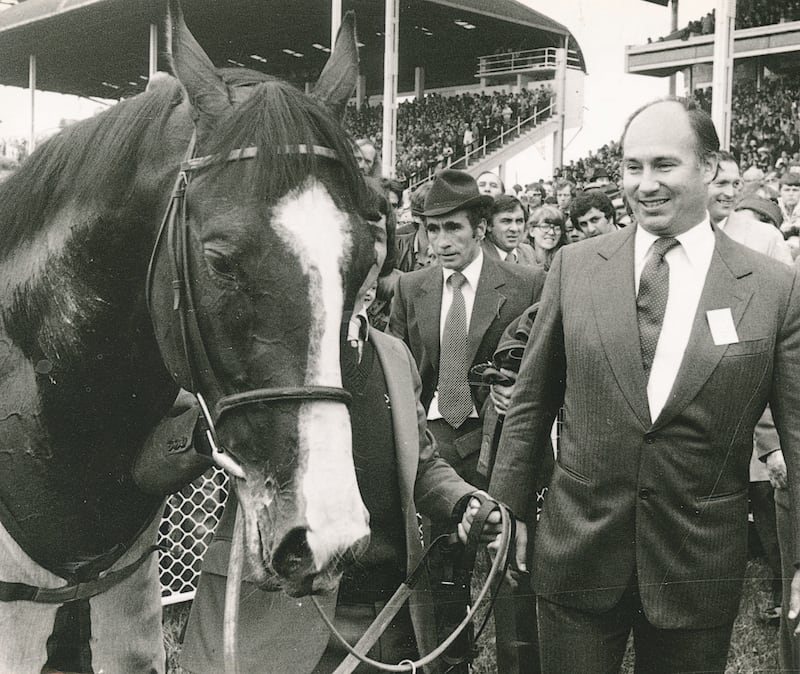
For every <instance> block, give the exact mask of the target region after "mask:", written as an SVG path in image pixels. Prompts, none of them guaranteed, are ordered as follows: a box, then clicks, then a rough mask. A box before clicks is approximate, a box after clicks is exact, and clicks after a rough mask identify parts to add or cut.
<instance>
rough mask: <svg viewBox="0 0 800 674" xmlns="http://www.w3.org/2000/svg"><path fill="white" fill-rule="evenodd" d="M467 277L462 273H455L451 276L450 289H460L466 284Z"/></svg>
mask: <svg viewBox="0 0 800 674" xmlns="http://www.w3.org/2000/svg"><path fill="white" fill-rule="evenodd" d="M466 280H467V277H466V276H464V274H462V273H461V272H460V271H456V272H453V273H452V274H451V275H450V287H451V288H453V289H456V288H460V287H461V286H463V285H464V283H465V282H466Z"/></svg>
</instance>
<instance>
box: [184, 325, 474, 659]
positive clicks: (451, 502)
mask: <svg viewBox="0 0 800 674" xmlns="http://www.w3.org/2000/svg"><path fill="white" fill-rule="evenodd" d="M369 340H370V341H371V342H372V344H373V345H374V346H375V351H376V353H377V354H378V358H379V359H380V363H381V366H382V367H383V371H384V375H385V379H386V387H387V389H388V393H389V398H390V400H391V414H392V426H393V430H394V441H395V447H396V452H397V457H396V458H397V472H398V481H399V485H400V494H401V506H402V511H403V512H402V516H403V521H404V524H405V542H406V564H407V566H406V568H407V571H410V570H411V569H412V568H414V567H415V566H416V564H417V563H418V562H419V560H420V559H421V557H422V543H421V542H420V536H419V526H418V523H417V515H416V513H417V510H419V511H420V512H422V513H424V514H426V515H427V516H428V517H430V518H432V519H435V520H440V521H447V520H449V519H450V518H451V517H452V515H453V509H454V508H455V507H456V504H458V503H459V502H460V501H461V500H462V499H463V498H464V497H465V496H466V495H468V494H471V493H472V492H474V491H475V488H474V487H473V486H472V485H470V484H468V483H466V482H464V481H463V480H462V479H461V478H460V477H458V475H456V473H455V471H454V470H453V469H452V468H451V467H450V466H449V465H448V464H447V463H446V462H445V461H444V460H442V459H440V458H439V457H438V455H437V454H436V451H435V446H434V444H433V442H432V437H431V435H430V433H428V431H427V430H426V425H425V413H424V411H423V409H422V406H421V405H420V403H419V394H420V388H421V386H420V380H419V375H418V374H417V368H416V366H415V365H414V361H413V359H412V358H411V354H410V353H409V351H408V349H407V348H406V346H405V345H404V344H403V343H402V342H400V341H398V340H397V339H394V338H393V337H390V336H388V335H385V334H383V333H381V332H378V331H377V330H370V332H369ZM229 498H230V497H229ZM233 503H235V500H234V501H233ZM230 505H231V502H230V501H229V503H228V504H227V506H226V511H225V516H224V517H223V520H222V521H221V522H220V524H219V526H218V527H217V531H216V533H215V535H214V540H213V542H212V543H211V546H210V547H209V549H208V552H207V553H206V556H205V557H204V559H203V578H202V579H201V584H200V587H199V589H198V593H197V596H196V597H195V600H194V603H193V606H192V614H191V616H190V619H189V624H188V627H187V634H186V639H185V641H184V648H183V653H184V655H183V657H182V664H183V665H184V666H185V667H187V668H188V669H190V670H191V671H192V672H198V673H200V672H209V674H210V673H216V672H221V671H223V670H224V661H223V659H222V650H223V649H222V629H223V628H222V624H223V623H222V616H223V611H222V608H223V602H224V594H222V597H220V595H221V593H220V589H221V590H222V593H224V586H225V578H224V576H225V575H226V574H227V569H228V557H229V554H230V540H231V535H232V532H233V519H234V518H233V516H232V513H233V511H235V508H231V507H230ZM245 571H246V569H245ZM245 578H246V575H245ZM212 583H213V586H212ZM428 588H429V586H428V584H427V583H425V582H424V581H423V582H421V583H420V587H419V588H418V589H417V590H415V591H414V593H413V595H412V596H411V598H410V599H409V607H410V611H411V618H412V621H413V623H414V631H415V633H416V638H417V645H418V646H419V649H420V652H421V653H422V654H426V653H428V652H430V651H432V650H433V649H434V648H435V647H436V645H437V644H436V627H435V621H434V616H433V604H432V601H431V598H430V594H429V589H428ZM203 589H206V590H207V592H203V591H202V590H203ZM242 597H243V604H242V609H241V613H240V621H239V623H240V624H239V634H240V636H239V644H240V668H241V670H242V672H243V673H245V674H247V673H248V672H264V671H268V672H297V673H298V674H302V673H303V672H311V671H312V670H313V669H314V666H315V665H316V663H317V661H318V660H319V658H320V656H321V655H322V653H323V652H324V650H325V647H326V645H327V643H328V638H329V634H328V631H327V629H326V628H325V626H324V624H323V623H322V621H321V619H320V617H319V615H317V612H316V609H315V608H314V606H313V604H312V603H311V602H310V601H309V600H308V599H307V598H303V599H293V598H290V597H287V596H286V595H284V594H283V593H282V592H262V591H260V590H257V589H255V588H253V587H252V586H250V588H249V589H245V588H243V589H242ZM321 599H323V601H324V603H325V604H326V608H327V613H328V615H329V616H333V613H334V610H335V603H336V597H335V595H326V596H324V597H322V598H321ZM435 669H436V668H435V667H433V668H427V669H426V671H435Z"/></svg>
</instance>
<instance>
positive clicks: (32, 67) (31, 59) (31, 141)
mask: <svg viewBox="0 0 800 674" xmlns="http://www.w3.org/2000/svg"><path fill="white" fill-rule="evenodd" d="M28 89H29V90H30V94H31V99H30V100H31V128H30V136H29V137H28V156H30V155H31V154H33V151H34V150H35V149H36V131H35V127H36V54H30V55H29V56H28Z"/></svg>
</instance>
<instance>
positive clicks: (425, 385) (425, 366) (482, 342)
mask: <svg viewBox="0 0 800 674" xmlns="http://www.w3.org/2000/svg"><path fill="white" fill-rule="evenodd" d="M491 205H492V197H490V196H489V195H485V194H480V193H479V191H478V185H477V183H476V182H475V179H474V178H472V177H471V176H470V175H469V174H468V173H465V172H464V171H456V170H453V169H445V170H443V171H441V172H440V173H439V174H437V176H436V178H435V179H434V182H433V186H432V187H431V190H430V192H429V193H428V196H427V197H426V199H425V211H424V216H425V219H426V227H427V232H428V239H429V241H430V243H431V245H432V246H433V248H434V251H435V252H436V255H437V256H438V259H439V262H440V265H436V266H431V267H428V268H426V269H421V270H419V271H416V272H411V273H409V274H405V275H403V276H402V277H401V278H400V279H399V282H398V284H397V290H396V291H395V297H394V301H393V303H392V313H391V316H390V318H389V328H388V332H389V333H390V334H393V335H394V336H396V337H399V338H400V339H402V340H403V341H405V342H406V344H408V346H409V348H410V349H411V353H412V354H413V356H414V360H415V361H416V363H417V367H418V368H419V370H420V376H421V377H422V404H423V406H424V407H425V410H426V412H427V415H428V428H429V429H430V430H431V432H432V433H433V435H434V437H435V438H436V442H437V445H438V449H439V453H440V455H441V456H442V458H444V459H445V460H447V461H448V462H449V463H450V464H451V465H452V466H453V467H454V468H455V469H456V471H457V472H458V474H459V475H461V477H463V478H464V479H465V480H467V481H468V482H471V483H472V484H480V478H479V476H478V474H477V471H476V468H477V462H478V452H479V450H480V443H481V422H480V420H479V418H478V409H477V408H476V405H475V403H474V401H473V400H472V398H471V397H470V391H469V385H468V372H469V369H470V367H471V366H472V365H475V364H477V363H482V362H486V361H489V360H491V358H492V355H493V354H494V350H495V347H496V346H497V343H498V341H499V340H500V336H501V335H502V334H503V330H505V328H506V326H507V325H508V324H509V323H510V322H511V321H512V320H514V319H515V318H516V317H517V316H519V315H520V314H521V313H522V312H523V311H525V309H527V308H528V307H529V306H530V305H531V304H533V303H534V302H536V301H537V300H538V299H539V295H540V294H541V290H542V286H543V285H544V273H543V272H542V271H541V270H539V269H534V268H528V267H524V266H522V265H510V264H504V263H502V262H500V261H496V260H494V259H491V258H489V257H488V256H486V255H484V254H483V251H482V248H481V241H482V239H483V237H484V235H485V233H486V219H487V215H488V209H489V208H490V207H491ZM455 278H458V279H459V282H460V284H461V285H460V286H459V287H458V288H454V286H453V281H454V280H455ZM445 282H447V283H445ZM456 297H457V298H458V305H457V308H458V309H459V310H460V314H461V315H460V316H459V318H460V320H461V322H462V324H461V325H460V329H461V331H462V332H460V333H458V334H456V333H455V332H454V331H449V330H448V329H447V319H448V315H451V314H450V309H451V308H453V307H454V299H456ZM448 340H454V341H448ZM443 344H451V345H452V346H450V347H449V348H446V349H445V348H442V345H443ZM456 360H457V361H458V362H454V361H456ZM442 365H444V367H445V368H446V370H447V372H448V378H447V381H445V382H443V381H441V380H440V376H441V372H442V367H441V366H442ZM441 384H444V391H445V392H444V395H445V399H444V401H443V399H442V387H441ZM443 402H444V404H443ZM455 408H457V409H455Z"/></svg>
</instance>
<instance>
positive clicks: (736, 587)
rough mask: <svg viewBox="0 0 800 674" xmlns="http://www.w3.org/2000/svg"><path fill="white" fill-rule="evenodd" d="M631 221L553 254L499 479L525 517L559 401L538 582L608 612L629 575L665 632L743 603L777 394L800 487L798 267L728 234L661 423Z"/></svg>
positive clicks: (706, 622) (499, 488)
mask: <svg viewBox="0 0 800 674" xmlns="http://www.w3.org/2000/svg"><path fill="white" fill-rule="evenodd" d="M634 231H635V228H634V227H631V228H627V229H624V230H621V231H619V232H615V233H612V234H607V235H605V236H602V237H596V238H593V239H589V240H586V241H583V242H580V243H578V244H573V245H570V246H567V247H565V248H564V249H563V250H562V251H559V254H558V255H557V256H556V258H555V261H554V264H553V267H552V268H551V270H550V273H549V274H548V279H547V284H546V286H545V291H544V294H543V297H542V302H541V306H540V310H539V315H538V316H537V320H536V323H535V325H534V330H533V339H532V341H531V342H530V343H529V345H528V348H527V350H526V351H525V355H524V356H523V361H522V366H521V371H520V376H519V379H518V381H517V386H516V389H515V392H514V395H513V398H512V402H511V409H510V412H509V414H508V416H507V417H506V421H505V425H504V429H503V434H502V437H501V441H500V448H499V451H498V457H497V461H496V463H495V467H494V473H493V478H492V482H491V486H490V491H491V493H492V494H493V495H494V496H495V497H496V498H499V499H501V500H504V501H506V502H507V503H508V504H509V505H510V506H511V507H512V509H514V510H515V512H516V511H519V514H520V515H521V516H524V515H525V509H526V508H527V507H528V504H529V494H530V490H531V488H532V486H531V485H532V484H533V482H534V479H533V478H534V476H535V475H536V474H537V473H538V472H539V470H540V465H541V463H542V456H543V454H544V452H545V451H546V449H545V448H546V446H547V444H546V438H547V436H548V435H549V433H550V428H551V425H552V422H553V419H554V418H555V416H556V413H557V411H558V409H559V407H561V406H562V404H563V407H564V417H565V419H564V425H563V428H562V432H561V438H560V444H559V455H558V458H557V461H556V467H555V472H554V475H553V478H552V481H551V483H550V490H549V492H548V494H547V497H546V498H545V504H544V511H543V515H542V518H541V520H540V522H539V525H538V528H537V531H536V539H535V545H534V552H533V561H532V566H531V567H530V568H531V569H532V576H533V582H534V588H535V590H536V592H537V593H538V594H541V595H544V596H547V597H548V598H550V599H552V601H554V602H557V603H559V604H563V605H567V606H573V607H578V608H581V609H583V610H587V611H596V612H602V611H605V610H607V609H609V608H610V607H612V606H614V605H615V604H616V603H617V602H618V601H619V599H620V597H621V596H622V593H623V591H624V589H625V588H626V586H627V585H628V584H629V582H630V580H631V578H632V577H633V573H634V571H636V572H637V573H638V583H639V591H640V594H641V601H642V605H643V607H644V610H645V613H646V615H647V617H648V619H649V620H650V622H651V623H652V624H654V625H655V626H657V627H661V628H706V627H711V626H714V625H722V624H725V623H727V622H731V621H733V619H734V617H735V615H736V612H737V609H738V604H739V596H740V592H741V582H742V581H741V579H742V578H743V577H744V567H745V562H746V559H747V490H748V463H749V458H750V454H751V452H752V449H753V429H754V426H755V424H756V422H757V421H758V419H759V416H760V415H761V413H762V412H763V410H764V407H765V405H766V404H767V403H768V402H769V403H770V405H771V407H772V412H773V414H774V417H775V423H776V426H777V429H778V432H779V434H780V437H781V444H782V445H783V449H784V453H785V456H786V462H787V465H788V469H789V476H790V484H791V485H792V489H793V491H794V493H793V497H794V498H797V497H800V423H799V422H798V417H797V414H796V410H797V409H798V408H799V406H800V297H798V288H797V285H798V278H797V277H796V275H795V272H794V271H793V270H792V269H791V268H789V267H787V266H786V265H782V264H779V263H777V262H775V261H773V260H770V259H768V258H766V257H764V256H763V255H760V254H758V253H755V252H753V251H751V250H749V249H747V248H745V247H743V246H741V245H740V244H738V243H736V242H734V241H732V240H731V239H730V238H728V237H727V236H724V235H723V234H722V233H721V232H717V233H716V242H715V248H714V253H713V256H712V259H711V264H710V267H709V270H708V275H707V277H706V281H705V286H704V288H703V291H702V295H701V298H700V302H699V306H698V310H697V315H696V316H695V320H694V324H693V328H692V332H691V336H690V339H689V343H688V345H687V349H686V352H685V355H684V358H683V362H682V364H681V366H680V369H679V371H678V374H677V378H676V380H675V383H674V386H673V388H672V392H671V395H670V397H669V399H668V401H667V403H666V405H665V406H664V409H663V410H662V411H661V413H660V414H659V416H658V418H657V419H650V413H649V408H648V404H647V391H646V381H645V375H644V369H643V366H642V362H641V357H640V355H639V354H640V344H639V331H638V324H637V318H636V300H635V294H634V274H633V268H634ZM724 308H730V309H731V312H732V316H733V320H734V323H735V325H736V332H737V335H738V339H739V341H738V342H736V343H733V344H729V345H720V346H716V345H715V344H714V342H713V339H712V336H711V332H710V330H709V327H708V322H707V318H706V312H707V311H709V310H711V309H724ZM795 502H800V501H795Z"/></svg>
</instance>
